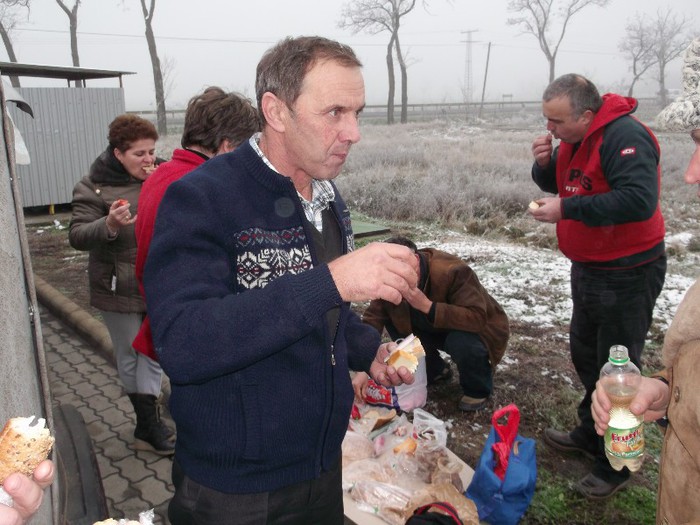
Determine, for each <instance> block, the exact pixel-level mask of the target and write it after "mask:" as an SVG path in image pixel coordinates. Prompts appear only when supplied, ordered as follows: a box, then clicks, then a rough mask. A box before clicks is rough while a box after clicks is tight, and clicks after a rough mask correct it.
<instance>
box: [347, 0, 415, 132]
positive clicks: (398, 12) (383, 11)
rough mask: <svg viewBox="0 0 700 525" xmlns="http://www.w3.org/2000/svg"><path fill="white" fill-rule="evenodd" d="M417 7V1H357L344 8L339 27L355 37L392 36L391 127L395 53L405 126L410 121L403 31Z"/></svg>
mask: <svg viewBox="0 0 700 525" xmlns="http://www.w3.org/2000/svg"><path fill="white" fill-rule="evenodd" d="M415 6H416V0H354V1H352V0H351V1H350V2H348V3H347V4H345V6H343V11H342V14H341V17H342V18H341V21H340V22H339V23H338V27H341V28H344V29H345V28H349V29H351V30H352V32H353V33H358V32H360V31H365V32H367V33H370V34H372V35H376V34H377V33H381V32H382V31H387V32H389V34H390V35H391V36H390V38H389V44H388V45H387V53H386V65H387V73H388V75H389V98H388V100H387V123H388V124H393V123H394V94H395V86H396V81H395V78H394V60H393V52H394V50H396V57H397V60H398V62H399V67H400V69H401V122H402V123H405V122H407V121H408V71H407V68H408V67H407V65H406V60H405V59H404V56H403V54H402V52H401V45H400V42H399V28H400V26H401V18H402V17H404V16H406V15H407V14H408V13H410V12H411V11H412V10H413V8H414V7H415Z"/></svg>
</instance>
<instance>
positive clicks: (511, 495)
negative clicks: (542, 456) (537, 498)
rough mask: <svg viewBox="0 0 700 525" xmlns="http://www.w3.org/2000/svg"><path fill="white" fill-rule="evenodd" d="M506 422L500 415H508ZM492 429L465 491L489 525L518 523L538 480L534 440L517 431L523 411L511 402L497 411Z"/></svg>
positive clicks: (512, 524) (480, 515)
mask: <svg viewBox="0 0 700 525" xmlns="http://www.w3.org/2000/svg"><path fill="white" fill-rule="evenodd" d="M506 416H507V421H506V422H505V423H504V424H501V423H499V419H501V418H503V417H506ZM491 424H492V427H491V432H490V433H489V437H488V439H487V440H486V444H485V445H484V450H483V451H482V453H481V457H480V458H479V463H478V464H477V467H476V469H475V470H474V476H473V477H472V481H471V483H470V484H469V487H467V491H466V493H465V495H466V496H467V497H468V498H469V499H471V500H472V501H473V502H474V503H475V504H476V508H477V510H478V512H479V519H480V520H482V521H485V522H487V523H489V524H490V525H515V524H517V523H518V521H520V518H521V517H522V516H523V514H525V511H526V510H527V508H528V506H529V505H530V501H531V500H532V496H533V494H534V493H535V484H536V482H537V460H536V457H535V441H534V440H533V439H530V438H524V437H522V436H520V435H519V434H518V425H519V424H520V411H519V410H518V407H517V406H515V405H513V404H511V405H508V406H506V407H503V408H501V409H499V410H497V411H496V412H494V414H493V417H492V419H491Z"/></svg>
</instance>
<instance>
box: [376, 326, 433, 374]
mask: <svg viewBox="0 0 700 525" xmlns="http://www.w3.org/2000/svg"><path fill="white" fill-rule="evenodd" d="M424 355H425V350H424V349H423V345H422V344H421V342H420V339H418V338H417V337H416V336H415V335H413V334H411V335H409V336H408V337H406V338H405V339H403V341H401V342H400V343H399V345H398V346H397V347H396V348H395V349H394V351H393V352H391V354H389V357H387V358H386V359H385V361H384V362H385V363H386V364H387V365H391V366H393V367H394V368H396V369H397V370H398V369H399V368H400V367H402V366H403V367H405V368H406V369H407V370H408V371H409V372H411V373H412V374H415V373H416V370H418V358H419V357H420V356H424Z"/></svg>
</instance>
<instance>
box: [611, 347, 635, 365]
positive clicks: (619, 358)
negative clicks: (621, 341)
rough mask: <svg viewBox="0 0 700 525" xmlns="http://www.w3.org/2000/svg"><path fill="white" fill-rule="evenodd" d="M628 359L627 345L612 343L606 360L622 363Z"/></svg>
mask: <svg viewBox="0 0 700 525" xmlns="http://www.w3.org/2000/svg"><path fill="white" fill-rule="evenodd" d="M629 360H630V358H629V354H628V351H627V347H626V346H623V345H613V346H611V347H610V356H609V357H608V361H610V362H611V363H612V364H614V365H624V364H625V363H627V362H628V361H629Z"/></svg>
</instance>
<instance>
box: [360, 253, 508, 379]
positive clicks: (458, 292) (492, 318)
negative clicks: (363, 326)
mask: <svg viewBox="0 0 700 525" xmlns="http://www.w3.org/2000/svg"><path fill="white" fill-rule="evenodd" d="M418 251H419V252H420V253H421V255H423V256H424V257H426V259H427V262H428V278H427V280H426V283H425V286H424V287H423V293H424V294H425V295H426V296H427V297H428V299H430V300H431V301H433V302H434V303H435V322H434V323H433V328H434V331H435V332H448V331H450V330H460V331H463V332H472V333H475V334H478V335H479V336H480V337H481V339H482V340H483V341H484V344H486V348H487V349H488V352H489V360H490V361H491V367H492V368H493V369H495V368H496V365H497V364H498V363H499V361H500V360H501V358H502V357H503V354H504V353H505V351H506V346H507V344H508V338H509V336H510V328H509V324H508V316H507V315H506V313H505V312H504V311H503V308H501V305H499V304H498V303H497V302H496V300H495V299H494V298H493V297H491V296H490V295H489V293H488V292H487V291H486V290H485V289H484V287H483V286H482V285H481V283H480V282H479V278H478V277H477V276H476V273H474V271H473V270H472V269H471V268H470V267H469V265H467V263H465V262H464V261H463V260H462V259H460V258H459V257H456V256H454V255H451V254H449V253H445V252H442V251H440V250H435V249H433V248H424V249H421V250H418ZM362 320H363V321H364V322H365V323H367V324H370V325H372V326H374V327H375V328H376V329H377V330H379V332H381V331H382V330H383V329H384V327H385V326H387V325H388V324H391V325H393V326H394V327H395V328H396V330H397V332H399V333H400V334H401V336H402V337H405V336H407V335H409V334H411V333H415V330H414V328H413V327H412V326H411V314H410V306H409V304H408V303H407V302H406V301H405V300H404V301H402V302H401V304H399V305H394V304H392V303H389V302H387V301H384V300H379V299H378V300H375V301H372V302H371V303H370V304H369V306H368V307H367V310H365V313H364V314H363V316H362Z"/></svg>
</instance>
